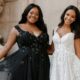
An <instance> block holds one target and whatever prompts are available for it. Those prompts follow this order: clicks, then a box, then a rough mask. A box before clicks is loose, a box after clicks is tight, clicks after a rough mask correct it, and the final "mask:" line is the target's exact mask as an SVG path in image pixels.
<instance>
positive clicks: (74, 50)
mask: <svg viewBox="0 0 80 80" xmlns="http://www.w3.org/2000/svg"><path fill="white" fill-rule="evenodd" d="M51 49H54V52H53V55H52V61H51V68H50V80H80V13H79V10H78V8H77V7H75V6H74V5H70V6H68V7H67V8H66V9H65V10H64V12H63V14H62V15H61V22H60V23H59V25H58V28H57V30H56V31H54V34H53V41H52V44H51V46H50V49H49V51H50V52H51Z"/></svg>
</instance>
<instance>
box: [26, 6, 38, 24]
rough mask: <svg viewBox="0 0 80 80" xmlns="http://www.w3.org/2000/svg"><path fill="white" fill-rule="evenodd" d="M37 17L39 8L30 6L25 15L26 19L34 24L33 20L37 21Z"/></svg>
mask: <svg viewBox="0 0 80 80" xmlns="http://www.w3.org/2000/svg"><path fill="white" fill-rule="evenodd" d="M38 19H39V10H38V8H36V7H34V8H32V9H31V10H30V11H29V13H28V15H27V21H28V22H29V23H31V24H34V23H35V22H37V21H38Z"/></svg>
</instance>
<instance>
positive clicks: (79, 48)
mask: <svg viewBox="0 0 80 80" xmlns="http://www.w3.org/2000/svg"><path fill="white" fill-rule="evenodd" d="M74 47H75V52H76V55H77V56H78V57H79V59H80V39H75V40H74Z"/></svg>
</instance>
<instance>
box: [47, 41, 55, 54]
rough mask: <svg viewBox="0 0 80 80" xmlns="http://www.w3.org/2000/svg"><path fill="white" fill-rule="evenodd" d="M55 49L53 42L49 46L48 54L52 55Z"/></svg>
mask: <svg viewBox="0 0 80 80" xmlns="http://www.w3.org/2000/svg"><path fill="white" fill-rule="evenodd" d="M53 51H54V43H53V42H52V43H51V45H50V46H49V48H48V54H49V55H52V53H53Z"/></svg>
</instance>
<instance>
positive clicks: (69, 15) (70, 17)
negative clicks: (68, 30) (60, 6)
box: [64, 9, 76, 25]
mask: <svg viewBox="0 0 80 80" xmlns="http://www.w3.org/2000/svg"><path fill="white" fill-rule="evenodd" d="M75 20H76V13H75V11H74V10H72V9H69V10H67V11H66V13H65V16H64V24H67V25H70V24H72V23H73V22H74V21H75Z"/></svg>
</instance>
